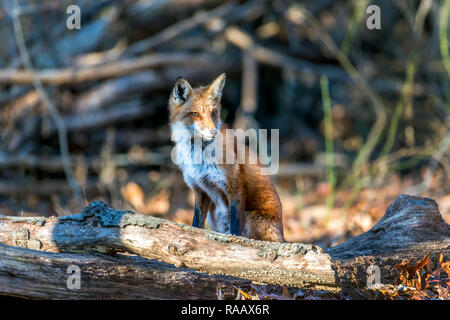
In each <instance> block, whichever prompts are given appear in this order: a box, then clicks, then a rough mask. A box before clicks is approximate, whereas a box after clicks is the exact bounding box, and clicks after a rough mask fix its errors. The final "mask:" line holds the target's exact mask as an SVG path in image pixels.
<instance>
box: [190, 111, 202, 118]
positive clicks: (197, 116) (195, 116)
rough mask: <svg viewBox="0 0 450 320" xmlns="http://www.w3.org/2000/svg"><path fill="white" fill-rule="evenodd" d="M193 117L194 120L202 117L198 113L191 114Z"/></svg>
mask: <svg viewBox="0 0 450 320" xmlns="http://www.w3.org/2000/svg"><path fill="white" fill-rule="evenodd" d="M191 116H193V117H194V118H199V117H200V115H199V114H198V112H191Z"/></svg>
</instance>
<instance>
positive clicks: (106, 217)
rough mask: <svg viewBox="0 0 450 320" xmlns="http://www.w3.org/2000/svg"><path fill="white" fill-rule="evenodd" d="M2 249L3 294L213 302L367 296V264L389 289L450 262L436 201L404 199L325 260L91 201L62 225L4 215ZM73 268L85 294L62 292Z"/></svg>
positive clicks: (292, 247) (312, 252) (295, 246)
mask: <svg viewBox="0 0 450 320" xmlns="http://www.w3.org/2000/svg"><path fill="white" fill-rule="evenodd" d="M0 243H2V244H3V245H2V246H0V293H1V294H10V295H20V296H26V297H30V298H163V299H164V298H176V297H180V298H194V297H198V298H208V299H209V298H215V294H216V292H217V287H218V286H219V287H223V288H224V289H225V291H226V290H231V289H232V288H233V285H236V286H243V285H247V286H248V285H249V284H250V281H253V282H257V283H267V284H276V285H284V286H291V287H299V288H307V289H321V290H329V291H334V292H336V291H339V290H340V289H345V290H347V289H348V290H351V288H356V287H359V288H364V287H365V286H366V279H367V272H366V270H367V267H368V266H369V265H372V264H376V265H378V266H379V267H380V270H381V280H382V282H383V283H390V282H392V281H393V280H394V279H395V277H396V275H397V270H396V269H395V265H396V264H398V263H400V262H401V261H402V259H405V258H422V257H423V256H424V255H425V254H430V255H431V257H432V259H433V258H436V257H437V256H438V255H439V254H440V253H443V254H444V257H445V258H446V259H448V257H449V248H450V227H449V225H447V224H446V223H445V222H444V220H443V219H442V216H441V214H440V213H439V211H438V207H437V204H436V202H435V201H434V200H432V199H427V198H421V197H414V196H408V195H400V196H399V197H398V198H397V199H396V200H395V201H394V203H392V204H391V206H390V207H389V208H388V210H387V211H386V214H385V216H384V217H383V218H382V219H381V220H380V221H379V222H378V223H377V224H376V225H375V226H374V227H373V228H372V229H371V230H369V231H367V232H366V233H363V234H361V235H359V236H357V237H355V238H352V239H349V240H348V241H346V242H345V243H343V244H341V245H338V246H336V247H332V248H329V249H327V250H325V251H324V250H323V249H322V248H320V247H318V246H315V245H309V244H301V243H271V242H264V241H256V240H251V239H247V238H244V237H236V236H232V235H227V234H220V233H216V232H212V231H209V230H204V229H198V228H193V227H190V226H186V225H181V224H177V223H174V222H171V221H168V220H164V219H160V218H155V217H151V216H145V215H142V214H136V213H133V212H130V211H122V210H116V209H111V208H108V207H107V206H106V205H105V204H104V203H102V202H98V201H95V202H92V203H91V204H90V205H89V206H88V207H86V208H85V209H84V210H83V211H82V212H80V213H78V214H74V215H70V216H66V217H61V218H56V217H50V218H43V217H36V218H24V217H6V216H0ZM24 248H26V249H24ZM122 252H125V253H133V254H137V255H139V257H130V256H125V255H123V254H119V253H122ZM98 254H101V256H98ZM153 259H156V260H158V261H160V262H156V261H155V260H153ZM70 264H75V265H77V266H79V267H80V268H81V274H82V281H83V282H82V283H83V284H84V287H83V286H82V289H80V290H81V291H80V290H69V289H67V288H66V281H67V278H68V276H69V275H68V274H66V268H67V267H66V266H68V265H70ZM186 268H188V269H186ZM24 272H28V275H29V276H27V277H24ZM207 274H209V275H210V276H208V275H207ZM220 275H226V276H220ZM244 279H246V280H244ZM249 280H250V281H249ZM93 281H95V285H90V284H91V283H93ZM230 284H231V285H230ZM94 287H96V288H97V289H94ZM194 287H195V289H192V288H194ZM111 288H113V289H114V290H112V289H111ZM177 290H178V291H177ZM180 290H181V291H180ZM187 291H188V293H185V292H187Z"/></svg>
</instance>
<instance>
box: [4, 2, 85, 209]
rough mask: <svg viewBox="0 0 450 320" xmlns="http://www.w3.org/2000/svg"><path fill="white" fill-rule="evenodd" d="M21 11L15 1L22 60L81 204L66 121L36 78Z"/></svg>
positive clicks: (66, 172) (68, 180)
mask: <svg viewBox="0 0 450 320" xmlns="http://www.w3.org/2000/svg"><path fill="white" fill-rule="evenodd" d="M19 15H20V9H19V8H18V6H17V0H14V8H13V25H14V35H15V37H16V42H17V46H18V48H19V53H20V58H21V60H22V62H23V64H24V67H25V69H26V70H27V71H28V72H29V73H30V74H31V76H32V79H33V85H34V87H35V88H36V90H37V91H38V92H39V95H40V97H41V100H42V102H43V103H44V104H45V106H46V107H47V110H48V111H49V113H50V116H51V117H52V119H53V121H54V122H55V124H56V127H57V130H58V140H59V147H60V156H61V162H62V163H63V165H64V173H65V175H66V179H67V182H68V183H69V185H70V188H71V190H72V192H73V194H74V196H75V198H76V200H77V201H78V202H79V203H80V204H81V200H82V197H81V191H80V187H79V185H78V184H77V182H76V181H75V178H74V176H73V172H72V168H71V164H70V156H69V147H68V142H67V132H66V126H65V124H64V121H63V120H62V118H61V115H60V114H59V112H58V110H57V109H56V107H55V105H54V104H53V102H52V101H51V100H50V98H49V96H48V95H47V92H46V91H45V89H44V87H43V85H42V83H41V81H40V80H39V79H38V78H37V77H36V76H35V74H34V71H33V65H32V63H31V60H30V56H29V54H28V50H27V47H26V44H25V40H24V38H23V31H22V26H21V24H20V17H19Z"/></svg>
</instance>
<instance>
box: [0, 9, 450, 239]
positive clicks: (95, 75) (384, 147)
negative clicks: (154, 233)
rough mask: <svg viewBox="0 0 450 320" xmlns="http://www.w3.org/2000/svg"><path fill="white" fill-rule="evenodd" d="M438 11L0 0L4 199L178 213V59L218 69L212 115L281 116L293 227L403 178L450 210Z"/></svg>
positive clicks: (32, 208) (374, 217) (337, 227)
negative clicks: (221, 81)
mask: <svg viewBox="0 0 450 320" xmlns="http://www.w3.org/2000/svg"><path fill="white" fill-rule="evenodd" d="M373 4H375V5H377V6H379V8H380V17H381V29H380V30H377V29H374V30H370V29H368V28H367V26H366V22H367V19H368V18H369V17H370V16H371V14H368V13H366V9H367V7H368V6H369V5H373ZM70 5H77V6H78V7H79V8H80V15H81V20H80V27H81V28H80V29H76V28H75V29H73V28H72V29H71V28H70V27H71V26H73V25H74V24H76V20H74V19H73V17H72V18H71V16H72V14H73V13H76V11H71V10H70V11H69V13H68V12H67V9H68V7H69V6H70ZM449 14H450V1H449V0H442V1H437V0H411V1H403V0H379V1H367V0H347V1H344V0H343V1H333V0H305V1H292V0H275V1H263V0H258V1H220V0H122V1H119V0H117V1H112V0H109V1H101V0H96V1H94V0H92V1H89V0H79V1H65V0H36V1H31V0H22V1H20V0H16V1H13V0H2V1H1V7H0V39H1V45H0V213H1V214H6V215H20V216H36V215H43V216H49V215H56V216H62V215H67V214H69V213H75V212H78V211H79V210H81V209H82V208H83V207H84V206H86V205H87V203H89V202H90V201H93V200H103V201H105V202H106V203H107V204H108V205H109V206H111V207H115V208H118V209H130V210H134V211H137V212H141V213H144V214H149V215H155V216H160V217H163V218H167V219H170V220H173V221H177V222H181V223H186V224H190V223H191V221H192V217H193V204H194V197H193V194H192V192H191V191H190V190H189V189H188V187H187V186H186V185H185V183H184V181H183V178H182V175H181V173H180V172H179V170H178V169H177V168H176V167H175V166H174V165H173V163H172V162H171V160H170V152H171V149H172V144H171V141H170V132H169V127H168V112H167V101H168V97H169V94H170V91H171V89H172V87H173V85H174V83H175V79H176V78H177V77H178V76H183V77H184V78H186V79H187V80H188V81H189V82H190V83H191V84H192V85H200V84H207V83H209V82H210V81H212V80H213V79H214V78H215V77H216V76H218V75H219V74H220V73H222V72H226V74H227V83H226V86H225V89H224V96H223V99H222V105H223V111H222V118H223V119H224V121H225V122H227V123H228V124H229V125H230V126H234V127H241V128H250V127H252V128H264V129H279V130H280V170H279V172H278V173H277V174H276V175H275V176H274V177H273V179H274V181H275V183H276V186H277V190H278V192H279V194H280V197H281V201H282V205H283V214H284V218H283V220H284V227H285V237H286V239H287V240H288V241H305V242H310V243H316V244H319V245H322V246H324V247H327V246H331V245H335V244H338V243H340V242H342V241H344V240H345V239H347V238H348V237H350V236H352V235H356V234H359V233H361V232H364V231H367V230H368V229H370V228H371V227H372V226H373V225H374V224H375V223H376V222H377V221H378V220H379V219H380V218H381V217H382V216H383V214H384V212H385V210H386V208H387V206H388V205H389V204H390V203H391V202H392V201H393V200H394V199H395V197H396V196H397V195H398V194H400V193H409V194H415V195H422V196H429V197H432V198H434V199H435V200H436V201H437V202H438V204H439V208H440V211H441V213H442V214H443V215H444V218H445V220H446V221H447V223H450V183H449V182H450V181H449V175H448V174H449V170H450V160H449V159H450V157H449V155H450V151H449V143H450V134H449V130H448V129H449V125H450V117H449V111H450V81H449V79H450V78H449V77H450V57H449V36H448V35H449V32H450V27H449ZM67 20H69V22H68V21H67Z"/></svg>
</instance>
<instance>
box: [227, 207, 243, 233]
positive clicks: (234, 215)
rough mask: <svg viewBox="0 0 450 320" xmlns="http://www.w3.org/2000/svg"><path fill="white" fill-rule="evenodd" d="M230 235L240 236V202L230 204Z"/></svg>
mask: <svg viewBox="0 0 450 320" xmlns="http://www.w3.org/2000/svg"><path fill="white" fill-rule="evenodd" d="M229 210H230V234H234V235H236V236H239V235H241V214H242V208H241V202H240V201H231V203H230V209H229Z"/></svg>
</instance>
